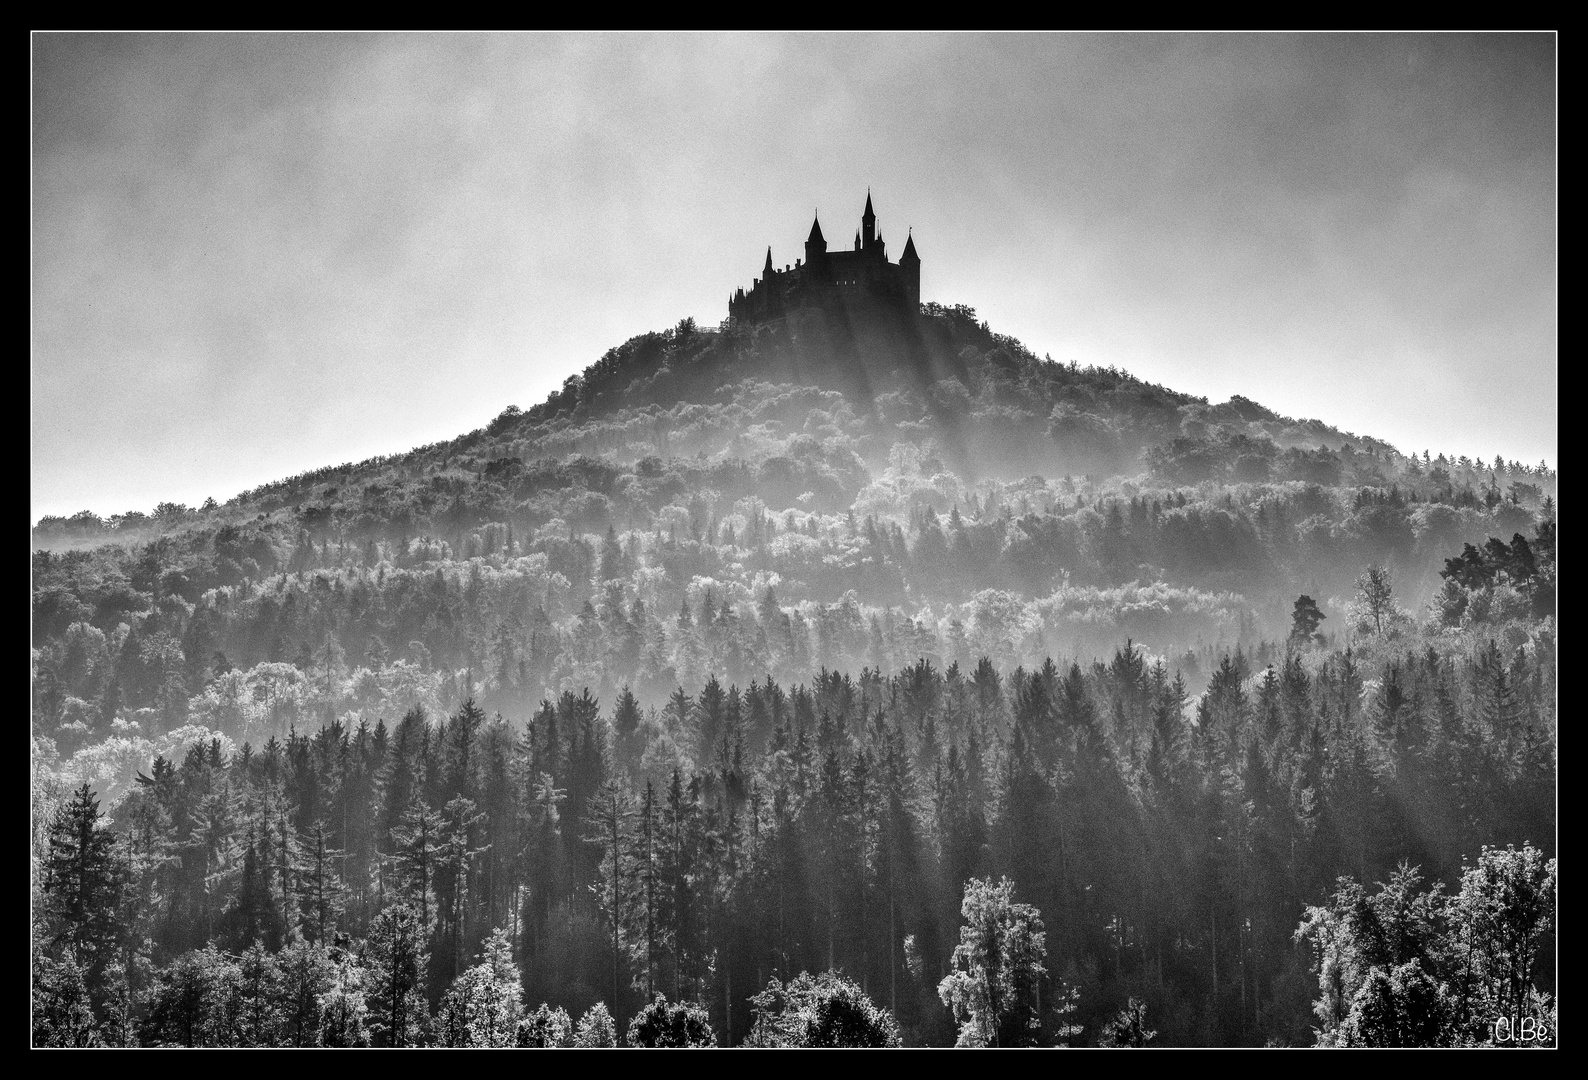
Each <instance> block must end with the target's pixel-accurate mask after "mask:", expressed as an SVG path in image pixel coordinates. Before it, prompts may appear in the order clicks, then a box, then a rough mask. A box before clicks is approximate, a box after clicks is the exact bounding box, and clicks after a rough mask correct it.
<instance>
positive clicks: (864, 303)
mask: <svg viewBox="0 0 1588 1080" xmlns="http://www.w3.org/2000/svg"><path fill="white" fill-rule="evenodd" d="M920 306H921V258H920V256H919V255H917V254H916V253H915V238H914V237H913V236H911V237H907V238H906V239H905V242H904V252H903V254H901V255H900V256H899V261H898V262H896V263H893V262H889V261H888V248H887V245H886V244H884V243H883V241H882V231H881V230H880V229H878V228H877V215H876V212H875V211H873V210H872V209H871V193H870V192H869V191H868V192H866V209H865V213H863V214H862V215H861V217H860V231H859V232H857V233H855V247H854V250H853V251H844V250H839V251H828V250H827V239H826V238H825V237H824V236H822V225H821V221H820V219H819V218H818V220H817V221H815V222H814V223H813V224H812V225H811V234H810V236H809V237H807V238H806V240H805V258H804V259H803V260H798V259H796V260H795V262H794V265H793V266H788V265H785V266H784V267H783V269H781V270H779V269H778V268H777V267H776V266H775V265H773V263H772V249H771V248H767V249H766V265H765V266H764V267H762V269H761V276H760V277H759V278H756V279H755V280H754V281H752V282H751V283H750V291H749V292H745V291H744V290H743V289H739V290H738V291H736V292H735V293H734V294H733V295H732V296H730V297H729V298H728V324H729V325H730V326H736V325H737V326H742V325H757V324H761V323H770V322H775V321H777V320H780V319H787V318H788V317H789V316H791V315H795V314H797V313H801V312H825V313H828V314H842V315H845V316H848V318H849V320H851V321H853V320H855V319H857V318H861V319H863V318H865V317H866V316H867V315H871V314H877V313H880V312H882V311H888V312H891V313H897V314H905V315H909V316H913V315H914V314H915V313H916V312H917V311H918V310H919V309H920Z"/></svg>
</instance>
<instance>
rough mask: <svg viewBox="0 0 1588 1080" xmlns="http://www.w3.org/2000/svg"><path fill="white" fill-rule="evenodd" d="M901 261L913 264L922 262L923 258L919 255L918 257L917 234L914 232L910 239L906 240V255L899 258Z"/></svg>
mask: <svg viewBox="0 0 1588 1080" xmlns="http://www.w3.org/2000/svg"><path fill="white" fill-rule="evenodd" d="M899 261H900V262H901V263H902V262H912V261H913V262H920V261H921V256H919V255H917V254H916V253H915V233H914V232H913V231H912V232H911V233H910V235H909V237H908V238H906V239H905V241H904V254H902V255H900V256H899Z"/></svg>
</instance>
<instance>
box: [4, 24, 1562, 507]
mask: <svg viewBox="0 0 1588 1080" xmlns="http://www.w3.org/2000/svg"><path fill="white" fill-rule="evenodd" d="M32 46H33V72H32V79H33V81H32V89H33V103H32V109H33V143H32V146H33V158H32V185H33V186H32V223H33V231H32V245H33V247H32V301H31V314H32V328H31V368H32V385H31V391H32V517H33V519H34V520H36V519H37V518H38V516H40V515H42V514H69V513H72V512H74V511H77V510H81V509H92V510H94V511H96V512H98V513H101V514H111V513H119V512H124V511H127V510H145V511H147V510H149V509H150V508H152V507H153V506H154V504H155V503H157V502H160V501H164V500H171V501H177V502H187V503H189V504H197V503H199V502H201V501H202V500H203V499H204V498H205V497H206V496H214V497H215V498H217V499H221V500H224V499H227V498H229V497H231V496H232V495H234V494H236V493H237V492H239V491H241V490H243V489H246V488H249V487H252V486H254V485H256V484H259V483H262V482H265V481H268V480H273V479H279V478H281V477H285V476H289V475H292V474H294V473H298V472H302V471H304V470H307V469H312V468H317V467H319V466H323V465H330V464H337V463H340V462H344V461H356V460H359V459H362V458H365V457H368V456H371V455H375V454H383V453H395V452H401V451H403V450H407V449H409V448H411V447H413V446H416V445H422V444H425V443H429V442H434V441H436V440H438V439H444V438H449V437H451V436H454V435H458V434H461V433H464V432H466V431H469V430H471V429H473V428H476V427H479V426H481V425H483V424H484V423H486V422H487V421H489V420H490V419H491V418H492V417H493V416H495V415H496V414H497V413H499V412H500V411H501V410H502V409H503V408H504V407H506V406H507V405H509V404H516V405H519V406H528V405H530V404H533V403H535V402H537V401H540V400H542V399H543V398H544V397H545V395H546V394H547V393H548V392H549V391H551V390H553V389H556V388H557V387H558V386H560V385H561V383H562V381H563V380H564V379H565V378H567V376H569V375H571V374H574V373H575V372H577V371H579V370H581V369H582V368H584V367H585V366H586V365H588V364H590V363H592V362H593V361H595V360H596V359H598V358H599V357H600V356H601V354H602V353H603V352H605V351H606V350H607V349H608V348H609V347H611V346H613V345H616V344H619V343H621V342H622V341H624V340H625V339H627V338H628V337H631V336H633V335H635V334H638V333H642V332H644V331H647V330H657V329H663V328H665V327H668V326H671V325H673V324H675V323H677V322H678V320H679V319H680V318H682V317H684V316H686V315H687V316H693V317H694V318H696V319H697V320H699V321H701V322H703V323H713V324H714V323H716V322H717V321H718V320H720V319H721V318H722V317H723V316H724V315H725V314H726V304H727V298H728V295H729V293H730V292H731V291H732V290H733V289H734V288H735V287H737V286H740V285H743V286H746V287H748V286H749V284H750V281H751V279H752V278H753V277H754V276H755V275H756V274H757V273H759V271H760V268H761V265H762V262H763V260H764V258H765V253H766V247H767V245H768V244H770V245H771V246H772V253H773V257H774V259H775V260H776V261H777V263H778V265H780V266H781V265H783V264H784V263H792V262H793V261H794V259H795V257H796V256H797V255H801V254H803V250H802V247H801V244H802V242H803V240H804V238H805V235H806V233H807V231H808V230H809V228H810V222H811V214H812V211H813V210H814V209H817V208H819V209H820V212H821V220H822V225H823V229H824V231H825V232H826V235H827V237H828V239H829V242H830V243H832V244H834V245H838V244H841V243H844V242H845V241H847V240H848V239H849V238H850V236H851V234H852V231H853V229H854V228H856V227H857V226H858V221H859V216H860V211H861V208H862V206H863V204H864V201H865V196H866V190H867V188H868V187H869V188H870V190H871V192H872V195H873V198H874V201H875V205H876V210H877V214H878V217H879V225H880V227H881V229H882V232H883V235H884V236H885V238H886V239H887V241H888V244H889V249H890V252H893V253H896V252H898V251H899V250H901V249H902V248H903V246H904V240H905V234H906V230H907V229H909V228H910V227H912V226H913V228H914V231H915V240H916V245H917V247H918V249H919V251H920V254H921V259H922V297H923V299H927V300H937V301H940V302H944V303H963V304H970V305H972V306H974V307H975V308H976V309H977V310H978V312H979V313H980V314H981V315H982V317H984V318H986V319H987V320H988V321H989V322H990V323H991V325H992V327H993V328H994V329H995V330H998V331H999V332H1002V333H1007V334H1012V335H1014V336H1015V337H1017V338H1019V339H1021V340H1022V341H1023V342H1025V344H1026V345H1027V346H1028V347H1029V348H1031V349H1032V350H1033V351H1034V352H1036V353H1037V354H1038V355H1042V354H1048V355H1051V356H1052V358H1053V359H1055V360H1061V361H1069V360H1072V359H1073V360H1075V361H1078V362H1079V363H1081V364H1082V365H1086V364H1098V365H1104V366H1106V365H1109V364H1113V365H1117V366H1119V367H1122V368H1125V369H1127V370H1129V371H1131V372H1132V373H1134V374H1136V375H1137V376H1139V377H1141V378H1143V379H1146V380H1148V381H1151V382H1156V383H1162V384H1164V385H1167V386H1170V387H1172V388H1174V389H1176V390H1181V391H1185V392H1188V393H1193V394H1199V395H1205V396H1207V397H1208V398H1210V399H1212V400H1223V399H1225V398H1228V397H1229V396H1230V395H1232V394H1241V395H1244V396H1246V397H1249V398H1252V399H1254V400H1256V401H1259V402H1261V403H1263V404H1264V405H1267V406H1268V407H1270V408H1272V409H1274V410H1276V411H1278V412H1280V413H1284V414H1286V415H1290V416H1295V417H1317V418H1319V419H1321V420H1324V421H1326V422H1328V423H1331V424H1334V425H1337V426H1339V427H1341V428H1344V429H1347V430H1350V431H1354V432H1357V433H1359V434H1370V435H1373V436H1376V437H1379V438H1383V439H1386V440H1388V441H1389V442H1391V443H1393V444H1394V445H1396V446H1397V447H1399V448H1400V449H1401V450H1403V451H1420V450H1423V449H1425V448H1427V449H1429V450H1432V451H1433V452H1435V453H1438V452H1441V451H1443V452H1446V453H1450V454H1471V455H1477V456H1481V457H1483V458H1484V459H1485V460H1488V459H1492V458H1493V457H1494V455H1496V454H1500V455H1503V456H1504V457H1506V458H1507V459H1521V460H1524V461H1527V462H1529V463H1537V462H1538V461H1539V460H1540V459H1541V458H1544V459H1547V460H1548V461H1549V463H1550V464H1551V465H1552V466H1553V465H1555V463H1556V461H1557V455H1556V439H1557V383H1556V349H1557V332H1556V320H1557V276H1556V197H1557V195H1556V142H1557V131H1556V39H1555V37H1554V35H1552V34H1532V35H1402V34H1386V35H1288V34H1287V35H1280V34H1274V35H1224V34H1202V35H1091V34H1046V35H1015V34H997V35H962V34H842V35H827V34H775V35H715V34H710V35H708V34H370V35H350V36H349V35H332V34H317V35H234V34H192V35H157V34H147V35H95V34H36V35H34V37H33V39H32ZM894 257H895V258H896V257H897V255H896V254H895V255H894Z"/></svg>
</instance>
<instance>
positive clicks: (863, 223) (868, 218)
mask: <svg viewBox="0 0 1588 1080" xmlns="http://www.w3.org/2000/svg"><path fill="white" fill-rule="evenodd" d="M876 238H877V215H876V212H875V211H874V210H872V209H871V190H870V189H869V188H868V189H867V190H866V212H865V213H863V214H861V215H860V239H861V243H862V246H863V247H870V246H871V243H872V241H873V240H875V239H876Z"/></svg>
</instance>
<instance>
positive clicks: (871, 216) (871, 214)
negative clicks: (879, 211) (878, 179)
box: [860, 188, 877, 221]
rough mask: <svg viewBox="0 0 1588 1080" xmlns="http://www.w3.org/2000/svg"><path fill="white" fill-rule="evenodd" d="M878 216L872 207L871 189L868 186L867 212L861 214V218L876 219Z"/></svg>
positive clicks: (863, 219) (862, 219)
mask: <svg viewBox="0 0 1588 1080" xmlns="http://www.w3.org/2000/svg"><path fill="white" fill-rule="evenodd" d="M876 217H877V215H876V212H875V211H874V210H872V209H871V189H870V188H867V189H866V212H865V213H864V214H861V215H860V220H861V221H866V220H868V219H869V220H872V221H875V220H876Z"/></svg>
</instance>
